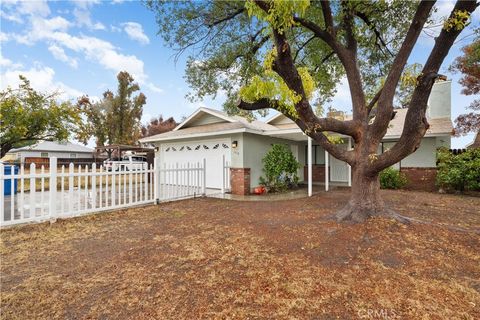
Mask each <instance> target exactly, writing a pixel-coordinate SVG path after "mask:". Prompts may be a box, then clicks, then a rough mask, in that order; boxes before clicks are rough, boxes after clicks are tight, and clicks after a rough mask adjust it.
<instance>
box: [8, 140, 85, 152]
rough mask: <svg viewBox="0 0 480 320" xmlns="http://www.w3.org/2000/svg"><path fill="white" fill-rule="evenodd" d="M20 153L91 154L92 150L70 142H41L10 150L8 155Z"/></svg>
mask: <svg viewBox="0 0 480 320" xmlns="http://www.w3.org/2000/svg"><path fill="white" fill-rule="evenodd" d="M22 151H44V152H78V153H92V152H93V149H91V148H88V147H85V146H82V145H79V144H76V143H71V142H68V141H67V142H58V141H41V142H38V143H35V144H33V145H31V146H26V147H22V148H16V149H10V151H9V152H8V153H13V152H22Z"/></svg>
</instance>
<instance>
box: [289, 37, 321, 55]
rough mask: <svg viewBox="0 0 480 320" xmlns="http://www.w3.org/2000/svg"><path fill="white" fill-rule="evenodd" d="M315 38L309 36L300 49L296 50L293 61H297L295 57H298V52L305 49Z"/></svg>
mask: <svg viewBox="0 0 480 320" xmlns="http://www.w3.org/2000/svg"><path fill="white" fill-rule="evenodd" d="M315 38H316V36H311V37H310V38H309V39H308V40H307V41H305V42H304V43H303V44H302V45H301V46H300V48H298V49H297V51H296V52H295V57H293V61H297V57H298V54H299V53H300V51H302V50H303V48H305V47H306V46H307V45H308V44H309V43H310V42H311V41H312V40H313V39H315Z"/></svg>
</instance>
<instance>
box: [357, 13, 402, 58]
mask: <svg viewBox="0 0 480 320" xmlns="http://www.w3.org/2000/svg"><path fill="white" fill-rule="evenodd" d="M355 15H356V16H357V17H359V18H360V19H361V20H362V21H363V22H365V24H366V25H367V26H368V27H369V28H370V29H371V30H372V31H373V33H375V37H376V39H377V41H380V44H378V42H377V47H378V48H379V49H380V50H382V47H381V46H383V48H385V50H387V53H388V54H389V55H390V56H392V57H393V56H394V55H393V53H392V51H390V49H389V48H388V46H387V44H386V43H385V41H384V40H383V38H382V35H381V34H380V31H378V29H377V28H376V27H375V24H373V22H372V21H370V19H369V18H368V17H367V15H366V14H365V13H364V12H360V11H356V10H355ZM382 51H383V50H382Z"/></svg>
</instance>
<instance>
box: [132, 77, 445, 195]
mask: <svg viewBox="0 0 480 320" xmlns="http://www.w3.org/2000/svg"><path fill="white" fill-rule="evenodd" d="M450 91H451V81H442V82H437V83H435V85H434V87H433V90H432V93H431V95H430V98H429V101H428V109H427V116H428V118H429V122H430V129H429V130H428V131H427V133H426V134H425V137H424V138H423V140H422V142H421V145H420V147H419V148H418V149H417V150H416V151H415V153H413V154H411V155H409V156H408V157H406V158H405V159H403V160H402V161H401V162H399V163H397V164H396V167H397V168H399V169H400V170H402V171H403V172H405V173H406V175H407V177H408V178H409V180H410V186H411V187H412V188H416V189H424V190H431V189H432V188H434V179H435V174H436V170H435V167H436V150H437V149H438V148H439V147H447V148H450V139H451V132H452V122H451V110H450V109H451V93H450ZM406 112H407V110H406V109H399V110H397V114H396V116H395V118H394V119H393V120H392V121H391V123H390V126H389V128H388V131H387V134H386V135H385V137H384V139H383V141H382V143H381V145H380V146H379V150H378V152H379V153H381V152H383V151H384V150H386V149H388V148H390V147H392V146H393V145H394V144H395V142H396V141H397V140H398V139H399V137H400V134H401V132H402V129H403V123H404V120H405V115H406ZM343 138H344V139H343V141H344V147H345V148H351V147H352V144H353V142H352V140H351V138H350V137H343ZM140 142H142V143H144V144H150V145H154V146H155V147H156V150H158V151H157V154H156V156H157V157H158V158H159V164H160V165H161V166H164V165H171V164H175V163H179V164H182V163H187V162H190V163H191V162H202V161H203V159H206V186H207V188H217V189H220V188H223V186H222V183H223V179H224V178H223V174H224V173H223V172H224V170H223V163H224V161H226V162H227V163H228V164H229V167H230V175H231V177H230V183H231V192H232V193H235V194H248V193H249V192H250V191H251V189H252V188H254V187H256V186H258V185H259V178H260V176H262V174H263V172H262V167H263V165H262V158H263V157H264V155H265V153H266V152H267V151H268V150H269V149H270V147H271V145H272V144H274V143H284V144H288V145H289V146H290V148H291V150H292V152H293V154H294V155H295V157H296V158H297V160H298V161H299V163H300V165H301V168H300V169H299V171H298V176H299V178H300V181H301V182H305V183H307V182H309V185H311V184H312V183H323V184H325V187H326V189H327V190H328V187H329V185H345V186H348V185H350V183H351V170H350V167H349V166H348V165H347V164H346V163H345V162H343V161H340V160H337V159H336V158H334V157H332V156H331V155H329V154H328V152H326V151H325V150H324V149H323V148H322V147H321V146H320V145H316V144H315V142H314V141H312V139H310V138H309V137H307V136H306V135H305V134H303V132H302V131H301V130H300V129H299V128H298V126H297V125H296V124H295V123H293V122H292V121H291V120H290V119H288V118H287V117H285V116H284V115H283V114H277V115H275V116H274V117H272V118H271V119H269V120H267V121H265V122H263V121H259V120H255V121H251V122H250V121H248V120H247V119H245V118H243V117H240V116H228V115H227V114H225V113H223V112H220V111H217V110H213V109H209V108H199V109H198V110H196V111H195V112H194V113H193V114H192V115H190V116H189V117H188V118H187V119H186V120H185V121H183V122H182V123H181V124H179V125H178V126H177V127H176V128H175V129H174V130H173V131H170V132H166V133H162V134H158V135H154V136H151V137H147V138H143V139H141V140H140ZM309 151H310V152H309ZM308 154H311V155H312V156H311V157H310V158H309V157H308ZM224 159H225V160H224ZM309 167H310V168H311V169H310V170H311V172H312V174H311V175H310V179H309V175H308V172H309ZM310 190H311V188H310Z"/></svg>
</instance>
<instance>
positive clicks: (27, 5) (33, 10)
mask: <svg viewBox="0 0 480 320" xmlns="http://www.w3.org/2000/svg"><path fill="white" fill-rule="evenodd" d="M18 12H20V13H21V14H28V15H31V16H41V17H46V16H48V15H49V14H50V8H49V6H48V4H47V1H45V0H36V1H20V6H19V8H18Z"/></svg>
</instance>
